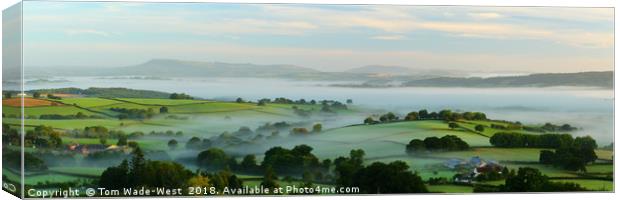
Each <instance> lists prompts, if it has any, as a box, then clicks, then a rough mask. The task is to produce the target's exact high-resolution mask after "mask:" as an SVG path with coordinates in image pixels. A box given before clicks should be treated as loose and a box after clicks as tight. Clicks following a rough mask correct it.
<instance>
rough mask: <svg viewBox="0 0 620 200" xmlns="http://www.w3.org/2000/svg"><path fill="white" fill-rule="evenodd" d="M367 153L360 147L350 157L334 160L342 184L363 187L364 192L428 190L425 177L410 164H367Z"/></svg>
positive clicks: (415, 191)
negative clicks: (423, 178) (410, 167)
mask: <svg viewBox="0 0 620 200" xmlns="http://www.w3.org/2000/svg"><path fill="white" fill-rule="evenodd" d="M364 156H365V152H364V151H363V150H361V149H358V150H351V152H350V153H349V157H338V158H336V159H335V160H334V165H335V172H336V176H337V179H336V185H337V186H338V187H359V189H360V192H361V193H363V194H381V193H383V194H389V193H425V192H428V189H427V188H426V186H425V185H424V182H423V181H422V178H421V177H420V176H419V175H418V174H417V173H412V172H411V171H409V166H408V165H407V164H406V163H404V162H402V161H394V162H391V163H388V164H386V163H382V162H374V163H372V164H370V165H368V166H364V165H363V160H364Z"/></svg>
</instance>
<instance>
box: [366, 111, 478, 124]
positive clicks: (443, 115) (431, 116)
mask: <svg viewBox="0 0 620 200" xmlns="http://www.w3.org/2000/svg"><path fill="white" fill-rule="evenodd" d="M378 119H379V121H377V120H375V119H373V118H372V117H368V118H366V119H365V120H364V124H376V123H384V122H394V121H403V120H404V121H414V120H446V121H457V120H487V117H486V114H484V113H481V112H462V113H460V112H453V111H451V110H441V111H439V112H430V113H429V112H428V110H426V109H423V110H420V111H413V112H409V113H407V115H406V116H405V117H404V118H402V120H401V118H400V117H399V116H397V115H396V114H394V113H392V112H389V113H386V114H383V115H381V116H379V118H378Z"/></svg>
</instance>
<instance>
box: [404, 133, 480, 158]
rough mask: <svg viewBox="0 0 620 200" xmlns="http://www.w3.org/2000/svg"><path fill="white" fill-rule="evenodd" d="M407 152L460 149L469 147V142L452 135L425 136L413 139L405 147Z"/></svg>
mask: <svg viewBox="0 0 620 200" xmlns="http://www.w3.org/2000/svg"><path fill="white" fill-rule="evenodd" d="M405 149H406V152H407V154H415V153H422V152H427V151H462V150H467V149H469V144H467V142H465V141H463V140H462V139H461V138H459V137H457V136H454V135H445V136H443V137H441V138H437V137H427V138H425V139H424V140H420V139H413V140H411V141H409V144H407V146H406V147H405Z"/></svg>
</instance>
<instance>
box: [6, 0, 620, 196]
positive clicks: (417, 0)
mask: <svg viewBox="0 0 620 200" xmlns="http://www.w3.org/2000/svg"><path fill="white" fill-rule="evenodd" d="M64 1H77V0H64ZM81 1H97V0H81ZM110 1H120V0H110ZM122 1H124V2H141V1H139V0H122ZM148 1H149V2H228V3H315V4H401V5H476V6H554V7H614V8H615V7H617V5H618V1H614V0H148ZM18 2H19V0H0V9H2V10H4V9H6V8H8V7H9V6H12V5H14V4H16V3H18ZM0 19H1V16H0ZM0 21H1V20H0ZM617 23H618V20H617V16H616V20H615V26H617ZM1 30H2V27H1V26H0V32H1ZM617 36H618V33H617V32H616V33H615V37H617ZM1 44H2V42H1V41H0V46H1ZM615 44H617V43H615ZM616 46H617V45H616ZM614 53H615V56H614V61H615V60H616V59H617V58H618V54H617V53H616V52H614ZM0 63H2V58H1V57H0ZM1 75H2V72H1V70H0V77H1ZM617 75H618V74H617V71H614V77H618V76H617ZM619 85H620V84H618V82H614V88H618V86H619ZM617 106H618V102H617V101H615V100H614V108H615V107H617ZM617 114H618V111H617V110H616V111H615V112H614V116H617ZM618 124H620V121H619V120H618V118H614V132H615V130H616V128H617V127H618V126H616V125H618ZM617 142H618V138H615V143H616V144H617ZM1 167H2V163H1V162H0V168H1ZM614 170H615V172H620V168H619V166H618V165H616V166H615V169H614ZM617 178H618V173H615V178H614V179H615V180H618V179H617ZM616 183H617V182H616ZM615 185H617V184H615ZM616 191H617V187H616ZM617 196H618V195H617V194H615V193H563V194H474V195H454V194H444V195H418V194H412V195H385V196H377V195H371V196H285V197H245V196H244V197H221V198H218V199H240V198H253V199H289V198H291V199H292V198H296V199H341V198H342V199H356V200H375V199H403V200H404V199H407V200H411V199H415V200H418V199H420V200H425V199H434V200H436V199H442V200H444V199H445V200H452V199H474V198H475V199H477V200H487V199H489V200H497V199H502V200H522V199H527V200H535V199H563V200H573V199H575V200H583V199H588V200H590V199H612V198H613V197H617ZM0 199H3V200H5V199H18V198H16V197H14V196H12V195H11V194H9V193H7V192H5V191H2V192H0ZM125 199H129V198H125ZM167 199H184V198H167ZM185 199H187V198H185Z"/></svg>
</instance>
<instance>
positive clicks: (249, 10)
mask: <svg viewBox="0 0 620 200" xmlns="http://www.w3.org/2000/svg"><path fill="white" fill-rule="evenodd" d="M23 30H24V38H23V40H24V61H25V63H24V64H25V65H26V66H84V67H93V66H97V67H118V66H127V65H135V64H140V63H143V62H146V61H147V60H150V59H154V58H169V59H181V60H192V61H218V62H232V63H255V64H293V65H299V66H303V67H308V68H313V69H318V70H322V71H342V70H346V69H350V68H354V67H359V66H364V65H375V64H379V65H398V66H404V67H409V68H413V69H462V70H481V71H493V72H498V71H521V72H577V71H601V70H613V40H614V38H613V37H614V35H613V9H612V8H557V7H555V8H551V7H468V6H390V5H367V6H363V5H308V4H295V5H293V4H216V3H129V2H40V1H27V2H24V29H23Z"/></svg>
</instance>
